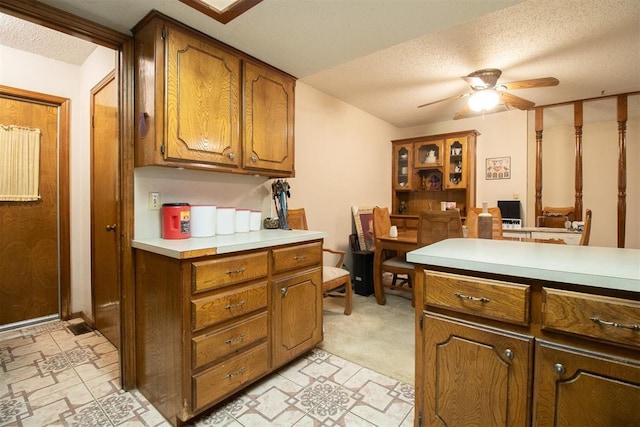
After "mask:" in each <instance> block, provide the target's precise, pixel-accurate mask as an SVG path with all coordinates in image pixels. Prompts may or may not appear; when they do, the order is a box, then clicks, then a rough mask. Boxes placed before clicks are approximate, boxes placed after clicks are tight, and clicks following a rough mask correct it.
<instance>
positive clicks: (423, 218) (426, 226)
mask: <svg viewBox="0 0 640 427" xmlns="http://www.w3.org/2000/svg"><path fill="white" fill-rule="evenodd" d="M458 237H463V235H462V219H461V218H460V211H459V210H457V209H447V210H446V211H436V210H431V211H422V212H421V213H420V218H419V219H418V245H419V246H420V247H422V246H427V245H430V244H432V243H436V242H439V241H441V240H445V239H452V238H458Z"/></svg>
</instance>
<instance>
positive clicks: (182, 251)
mask: <svg viewBox="0 0 640 427" xmlns="http://www.w3.org/2000/svg"><path fill="white" fill-rule="evenodd" d="M326 236H327V233H325V232H323V231H306V230H279V229H276V230H266V229H264V230H259V231H250V232H248V233H234V234H228V235H222V236H214V237H191V238H189V239H161V238H156V239H134V240H133V241H132V242H131V245H132V246H133V247H134V248H136V249H141V250H145V251H147V252H152V253H155V254H159V255H164V256H168V257H171V258H177V259H187V258H196V257H201V256H208V255H216V254H227V253H232V252H239V251H246V250H251V249H260V248H266V247H270V246H278V245H286V244H291V243H302V242H306V241H310V240H316V239H323V238H325V237H326Z"/></svg>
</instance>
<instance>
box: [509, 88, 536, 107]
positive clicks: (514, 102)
mask: <svg viewBox="0 0 640 427" xmlns="http://www.w3.org/2000/svg"><path fill="white" fill-rule="evenodd" d="M500 101H501V102H502V103H504V104H508V105H510V106H512V107H515V108H517V109H519V110H528V109H530V108H533V107H534V106H535V105H536V104H535V102H531V101H529V100H528V99H524V98H520V97H519V96H515V95H512V94H510V93H507V92H500Z"/></svg>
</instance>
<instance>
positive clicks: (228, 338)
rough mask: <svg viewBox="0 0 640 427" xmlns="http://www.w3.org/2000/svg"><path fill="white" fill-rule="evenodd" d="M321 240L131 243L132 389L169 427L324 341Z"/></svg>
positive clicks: (314, 235) (252, 235) (292, 235)
mask: <svg viewBox="0 0 640 427" xmlns="http://www.w3.org/2000/svg"><path fill="white" fill-rule="evenodd" d="M325 236H326V233H324V232H315V231H303V230H260V231H252V232H248V233H235V234H231V235H218V236H215V237H208V238H190V239H179V240H165V239H160V238H153V239H137V240H134V241H133V242H132V246H133V247H134V248H135V267H136V268H135V270H136V280H135V282H136V283H135V285H136V293H135V296H136V302H135V306H136V314H135V315H136V331H135V332H136V367H137V369H136V381H137V386H138V388H139V390H140V391H141V392H142V393H143V394H144V395H145V397H146V398H147V399H148V400H149V401H150V402H151V403H152V404H153V405H154V406H155V407H156V408H157V409H158V410H159V411H160V413H162V415H163V416H164V417H165V418H167V419H168V420H170V421H171V422H172V423H174V424H180V423H181V422H184V421H187V420H189V419H191V418H193V417H194V416H196V415H198V414H200V413H202V412H203V411H205V410H207V409H208V408H210V407H212V406H213V405H215V404H216V403H218V402H220V401H221V400H223V399H225V398H226V397H229V396H231V395H232V394H234V393H236V392H238V391H240V390H241V389H243V388H244V387H246V386H248V385H249V384H251V383H253V382H255V381H256V380H258V379H260V378H262V377H264V376H265V375H267V374H269V373H270V372H273V371H274V370H275V369H277V368H279V367H280V366H282V365H284V364H286V363H287V362H289V361H291V360H293V359H294V358H296V357H298V356H299V355H301V354H303V353H304V352H306V351H308V350H310V349H312V348H313V347H315V346H316V345H317V344H318V343H319V342H321V341H322V339H323V335H322V242H323V239H324V237H325Z"/></svg>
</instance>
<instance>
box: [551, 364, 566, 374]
mask: <svg viewBox="0 0 640 427" xmlns="http://www.w3.org/2000/svg"><path fill="white" fill-rule="evenodd" d="M553 372H555V373H556V374H558V375H564V374H565V373H566V372H567V370H566V369H565V368H564V366H563V365H562V363H556V364H555V365H553Z"/></svg>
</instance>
